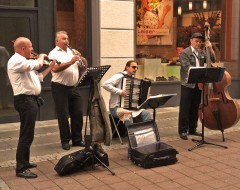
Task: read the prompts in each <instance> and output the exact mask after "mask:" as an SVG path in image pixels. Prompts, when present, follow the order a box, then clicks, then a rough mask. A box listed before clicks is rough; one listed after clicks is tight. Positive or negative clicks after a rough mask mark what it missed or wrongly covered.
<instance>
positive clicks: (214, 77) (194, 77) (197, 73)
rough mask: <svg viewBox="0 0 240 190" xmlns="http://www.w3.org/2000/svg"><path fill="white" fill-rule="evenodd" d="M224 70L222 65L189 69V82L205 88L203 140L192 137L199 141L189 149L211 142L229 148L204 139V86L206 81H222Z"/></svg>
mask: <svg viewBox="0 0 240 190" xmlns="http://www.w3.org/2000/svg"><path fill="white" fill-rule="evenodd" d="M224 71H225V68H221V67H211V68H203V67H200V68H199V67H192V68H190V70H189V77H188V83H202V84H203V90H202V139H201V140H196V139H192V141H196V142H198V143H197V144H196V145H195V146H193V147H192V148H189V149H188V151H192V150H193V149H195V148H197V147H199V146H200V145H203V144H210V145H215V146H219V147H223V148H227V147H226V146H223V145H218V144H214V143H210V142H206V141H205V140H204V117H205V116H204V105H205V104H204V88H205V85H206V83H212V82H219V81H221V80H222V77H223V74H224Z"/></svg>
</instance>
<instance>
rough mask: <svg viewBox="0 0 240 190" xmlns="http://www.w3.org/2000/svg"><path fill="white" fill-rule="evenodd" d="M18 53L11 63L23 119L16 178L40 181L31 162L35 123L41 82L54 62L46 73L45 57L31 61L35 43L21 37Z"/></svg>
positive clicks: (18, 42)
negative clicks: (31, 169) (43, 68)
mask: <svg viewBox="0 0 240 190" xmlns="http://www.w3.org/2000/svg"><path fill="white" fill-rule="evenodd" d="M14 51H15V54H14V55H13V56H12V57H11V58H10V59H9V61H8V76H9V79H10V82H11V85H12V88H13V94H14V107H15V109H16V110H17V111H18V113H19V116H20V134H19V140H18V146H17V153H16V176H17V177H22V178H36V177H37V175H36V174H34V173H32V172H31V171H30V170H29V168H33V167H36V166H37V165H36V164H35V163H30V162H29V161H30V146H31V144H32V142H33V138H34V129H35V122H36V119H37V113H38V107H39V105H38V98H39V94H40V93H41V84H40V81H41V82H42V81H43V78H44V77H45V76H46V75H47V74H48V73H49V72H50V71H51V68H52V66H53V65H54V64H55V61H53V62H52V63H51V64H50V66H49V67H48V68H46V69H45V70H44V71H43V72H42V73H38V72H37V70H39V69H40V68H42V67H43V64H44V59H45V58H46V57H47V55H45V54H40V55H39V56H38V57H37V58H36V59H35V60H33V59H29V58H31V52H32V51H33V47H32V43H31V41H30V40H29V39H28V38H25V37H19V38H17V39H16V40H15V42H14Z"/></svg>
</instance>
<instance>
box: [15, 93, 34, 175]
mask: <svg viewBox="0 0 240 190" xmlns="http://www.w3.org/2000/svg"><path fill="white" fill-rule="evenodd" d="M14 107H15V109H16V110H17V111H18V113H19V116H20V134H19V139H18V146H17V153H16V161H17V164H16V171H17V172H18V171H21V170H23V169H25V168H26V167H27V166H28V165H29V159H30V146H31V144H32V142H33V139H34V129H35V122H36V119H37V113H38V104H37V96H31V95H24V94H21V95H17V96H14Z"/></svg>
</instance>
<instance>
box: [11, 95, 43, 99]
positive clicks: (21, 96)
mask: <svg viewBox="0 0 240 190" xmlns="http://www.w3.org/2000/svg"><path fill="white" fill-rule="evenodd" d="M14 97H15V98H35V99H37V98H38V96H37V95H28V94H19V95H16V96H14Z"/></svg>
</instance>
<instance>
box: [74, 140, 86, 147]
mask: <svg viewBox="0 0 240 190" xmlns="http://www.w3.org/2000/svg"><path fill="white" fill-rule="evenodd" d="M72 146H82V147H85V143H84V142H83V141H78V142H73V143H72Z"/></svg>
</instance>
